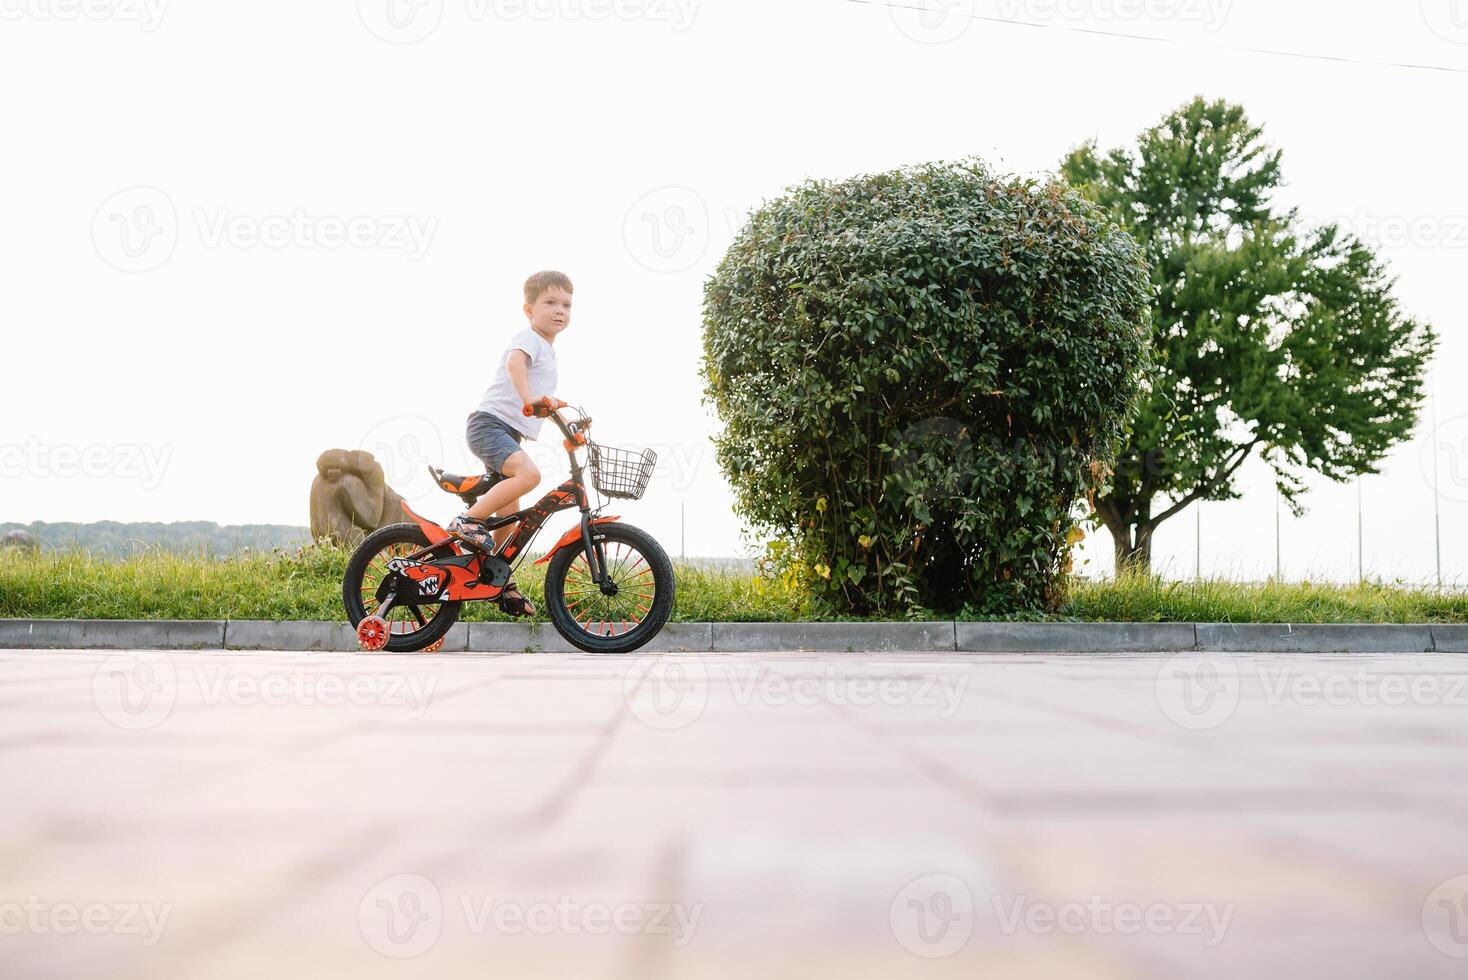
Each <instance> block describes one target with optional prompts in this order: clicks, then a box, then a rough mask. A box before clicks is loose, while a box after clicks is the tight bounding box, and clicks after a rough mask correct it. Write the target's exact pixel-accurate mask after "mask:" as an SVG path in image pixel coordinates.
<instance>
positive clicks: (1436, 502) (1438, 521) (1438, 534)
mask: <svg viewBox="0 0 1468 980" xmlns="http://www.w3.org/2000/svg"><path fill="white" fill-rule="evenodd" d="M1437 450H1438V442H1437V378H1436V377H1434V378H1433V381H1432V543H1433V549H1434V552H1435V555H1436V560H1437V590H1438V591H1439V592H1441V591H1442V590H1443V525H1442V516H1441V513H1440V511H1439V507H1440V506H1441V500H1440V499H1439V497H1438V490H1437Z"/></svg>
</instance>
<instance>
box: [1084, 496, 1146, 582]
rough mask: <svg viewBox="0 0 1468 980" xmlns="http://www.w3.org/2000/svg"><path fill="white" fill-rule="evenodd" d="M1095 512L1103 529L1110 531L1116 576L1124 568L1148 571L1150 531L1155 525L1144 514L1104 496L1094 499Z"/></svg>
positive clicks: (1137, 571)
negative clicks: (1104, 526) (1101, 498)
mask: <svg viewBox="0 0 1468 980" xmlns="http://www.w3.org/2000/svg"><path fill="white" fill-rule="evenodd" d="M1096 513H1097V514H1099V515H1100V517H1101V522H1102V523H1103V524H1105V525H1106V530H1108V531H1110V532H1111V543H1112V545H1113V546H1114V550H1115V553H1116V575H1117V577H1118V578H1120V577H1121V576H1122V575H1124V574H1126V572H1127V571H1131V572H1134V573H1138V574H1142V575H1150V574H1152V532H1153V531H1154V530H1156V525H1154V524H1153V523H1152V522H1151V521H1150V520H1148V515H1146V514H1138V513H1135V512H1133V510H1132V508H1130V507H1125V506H1120V505H1118V504H1117V503H1116V502H1115V501H1110V500H1104V499H1103V500H1097V501H1096Z"/></svg>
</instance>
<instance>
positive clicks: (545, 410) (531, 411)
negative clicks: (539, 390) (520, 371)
mask: <svg viewBox="0 0 1468 980" xmlns="http://www.w3.org/2000/svg"><path fill="white" fill-rule="evenodd" d="M568 407H570V406H568V405H567V404H566V403H565V402H563V401H561V400H560V399H559V398H555V397H552V396H551V395H546V396H545V397H543V398H541V399H540V400H539V401H536V402H526V403H525V407H524V408H522V409H520V411H521V412H523V413H524V415H525V417H526V418H527V419H528V418H530V417H531V416H532V415H533V416H535V417H536V418H541V419H547V418H550V417H551V415H553V414H554V413H556V412H558V411H560V410H561V409H563V408H568Z"/></svg>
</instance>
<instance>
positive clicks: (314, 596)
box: [0, 547, 1468, 623]
mask: <svg viewBox="0 0 1468 980" xmlns="http://www.w3.org/2000/svg"><path fill="white" fill-rule="evenodd" d="M346 560H347V552H345V551H343V550H341V549H333V548H319V547H307V548H303V549H301V550H299V551H289V552H286V551H276V552H273V553H269V554H256V555H245V556H241V557H233V558H219V559H216V558H208V557H203V556H199V557H187V556H180V555H176V554H166V553H161V552H152V553H147V554H143V555H139V556H135V557H131V558H126V559H112V560H109V559H102V558H95V557H92V556H90V555H88V554H86V553H83V552H75V551H73V552H43V553H40V554H27V553H24V552H18V551H10V552H6V553H5V554H4V556H3V559H0V618H15V619H237V620H238V619H273V620H289V619H304V620H341V619H344V618H345V614H344V612H343V610H342V606H341V576H342V571H343V569H344V568H345V566H346ZM675 564H676V565H677V576H678V601H677V605H676V607H675V608H674V611H673V618H674V619H675V620H677V621H681V622H708V621H714V622H807V621H812V620H815V619H818V618H823V617H819V616H817V615H816V614H815V613H814V610H813V608H812V606H811V605H810V603H808V602H807V601H806V600H805V599H804V597H803V596H802V595H800V594H798V593H795V592H791V591H789V590H787V589H785V588H783V587H781V586H779V585H777V584H775V583H773V582H769V581H766V580H763V579H761V578H759V577H757V576H750V575H742V574H737V573H734V572H728V571H720V570H714V569H710V568H708V567H705V566H701V565H696V564H681V563H675ZM543 567H544V566H535V565H532V564H529V563H527V564H525V565H524V566H522V567H521V569H520V570H519V571H518V573H517V578H518V580H519V582H520V585H521V587H522V588H523V589H524V590H525V593H526V594H527V595H529V596H530V598H531V600H532V601H534V602H536V603H537V604H538V605H543V604H542V603H541V598H542V582H543V575H542V572H543ZM464 618H465V619H469V620H502V619H505V618H506V617H505V616H503V615H502V614H501V613H500V612H499V610H498V609H497V608H496V607H495V606H494V605H492V604H491V603H486V602H472V603H466V604H465V606H464ZM538 618H543V617H538ZM826 618H829V617H826ZM927 618H935V619H936V618H945V617H937V616H933V617H927ZM959 618H965V619H977V618H981V617H972V616H961V617H959ZM1026 618H1038V617H1026ZM1049 618H1050V619H1052V620H1070V621H1115V622H1225V623H1227V622H1234V623H1242V622H1258V623H1468V594H1465V593H1463V592H1460V591H1457V590H1451V591H1450V590H1444V591H1442V592H1438V591H1436V590H1433V589H1422V588H1411V587H1404V586H1400V585H1385V584H1381V583H1367V584H1364V585H1359V586H1341V585H1329V584H1310V583H1274V582H1268V583H1249V582H1236V581H1224V580H1204V581H1202V582H1191V581H1189V582H1164V581H1161V580H1158V579H1149V578H1136V577H1134V578H1124V579H1122V580H1120V581H1110V580H1102V581H1087V580H1084V579H1075V580H1073V581H1072V583H1071V587H1070V595H1069V598H1068V600H1067V602H1066V604H1065V605H1064V606H1063V607H1062V608H1061V609H1060V610H1058V611H1057V613H1056V615H1054V616H1051V617H1049Z"/></svg>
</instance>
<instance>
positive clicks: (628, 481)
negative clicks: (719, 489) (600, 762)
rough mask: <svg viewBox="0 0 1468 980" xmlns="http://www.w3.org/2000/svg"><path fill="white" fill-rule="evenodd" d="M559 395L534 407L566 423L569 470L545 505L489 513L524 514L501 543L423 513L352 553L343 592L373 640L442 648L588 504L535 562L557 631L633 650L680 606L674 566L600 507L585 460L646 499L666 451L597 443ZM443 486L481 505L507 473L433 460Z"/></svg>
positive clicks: (621, 490) (595, 645)
mask: <svg viewBox="0 0 1468 980" xmlns="http://www.w3.org/2000/svg"><path fill="white" fill-rule="evenodd" d="M568 407H570V406H568V405H567V404H566V403H565V402H563V401H561V400H560V399H553V398H545V399H542V400H541V401H540V402H538V403H536V404H535V405H534V406H531V405H526V406H525V409H524V411H525V414H526V415H535V416H538V417H540V418H550V419H552V420H554V421H555V423H556V425H557V426H558V427H559V428H560V430H561V432H562V434H564V436H565V439H564V441H563V445H564V446H565V448H566V453H567V455H568V456H569V457H570V459H571V479H570V480H568V481H567V482H565V483H563V484H561V485H560V486H559V487H557V488H556V489H555V490H552V491H551V492H550V493H548V494H546V495H545V496H544V497H542V498H541V499H540V501H539V502H538V503H536V504H535V506H533V507H531V508H529V509H528V510H522V511H519V512H517V513H515V514H512V515H510V516H509V517H499V518H490V519H489V520H487V521H485V522H484V523H485V525H486V526H488V527H490V528H492V529H493V528H500V527H505V526H508V525H510V524H517V523H518V525H519V526H518V527H517V528H516V529H515V532H514V534H513V536H512V537H510V539H509V540H507V541H506V542H505V544H504V547H503V548H500V549H499V550H498V551H494V552H488V551H482V550H480V549H478V548H475V547H474V546H473V545H471V544H469V543H467V542H465V541H462V540H461V539H459V538H458V537H457V536H455V535H451V534H450V533H449V532H447V531H445V530H444V529H443V528H441V527H439V526H438V525H437V524H435V523H433V522H432V521H430V520H427V519H426V518H423V517H420V516H419V515H417V514H415V513H414V512H413V511H412V510H411V509H410V508H409V507H408V505H407V504H406V503H405V504H403V510H404V512H405V513H406V514H407V515H408V517H410V518H411V519H412V522H411V523H403V524H392V525H389V526H388V527H384V528H380V529H378V530H377V531H374V532H373V533H372V534H370V535H368V536H367V539H366V540H364V541H363V542H362V543H361V544H360V545H359V546H358V547H357V550H356V551H355V552H353V554H352V557H351V559H350V560H349V561H348V562H347V572H346V576H345V578H344V579H343V581H342V601H343V602H344V603H345V605H346V610H347V618H348V619H349V620H351V623H352V625H353V626H355V627H356V628H357V641H358V643H359V644H360V645H361V647H362V649H364V650H373V651H376V650H390V651H401V652H411V651H415V650H428V651H433V650H437V649H438V648H439V647H440V646H442V644H443V638H444V635H445V634H447V633H448V631H449V627H450V626H452V625H454V622H455V621H456V620H458V618H459V608H460V606H461V604H462V603H465V602H472V601H477V600H482V599H488V600H494V599H497V598H498V597H499V596H500V594H501V593H502V592H503V591H504V590H505V586H506V584H507V583H509V582H511V581H512V580H513V578H512V576H513V574H514V570H515V567H516V566H517V565H518V564H519V561H520V560H521V559H523V558H524V556H525V554H526V549H527V548H528V546H529V544H530V542H531V540H532V539H533V538H534V537H535V535H536V534H537V533H539V531H540V529H541V527H542V526H544V524H545V521H546V519H547V518H548V517H550V515H551V514H553V513H555V512H556V511H560V510H569V509H570V508H572V507H579V508H580V510H581V523H580V525H579V526H577V527H573V528H571V529H570V530H569V531H567V532H566V533H565V534H564V535H562V536H561V539H560V540H559V541H557V542H556V543H555V544H554V545H553V546H552V547H551V549H550V550H549V551H548V552H546V554H545V555H543V556H542V557H541V558H540V559H539V560H538V561H537V562H536V564H537V565H541V564H546V565H548V567H547V568H546V572H545V603H546V606H547V607H548V609H549V612H550V619H551V622H552V623H554V624H555V627H556V631H557V632H559V633H560V634H561V635H562V636H564V637H565V638H566V640H567V641H568V642H569V643H571V644H572V645H573V646H575V647H577V648H578V649H581V650H585V651H587V652H589V653H628V652H631V651H632V650H636V649H637V648H638V647H640V646H642V645H643V644H644V643H646V642H647V641H649V640H651V639H652V638H653V637H654V636H656V635H657V634H658V631H659V630H661V629H662V628H663V625H664V624H665V623H667V621H668V615H669V614H670V613H671V612H672V610H673V587H674V586H673V564H672V562H670V561H669V560H668V556H667V553H666V552H664V551H663V549H662V547H661V546H660V545H659V544H658V543H657V542H656V541H654V540H653V539H652V537H650V536H649V535H648V534H647V532H645V531H641V530H639V529H637V528H635V527H632V526H631V525H630V524H621V523H618V518H617V517H616V516H610V517H603V516H601V510H602V507H601V506H598V507H597V508H596V509H595V510H593V509H592V507H591V503H590V500H589V499H588V497H587V493H586V483H585V480H584V479H583V476H582V473H583V468H582V465H581V463H580V461H579V460H578V459H577V456H576V453H577V451H578V450H580V449H582V448H585V449H586V450H587V453H588V455H589V457H590V467H591V474H592V482H593V484H594V485H595V487H596V490H597V491H598V493H599V494H601V495H602V496H606V497H622V498H625V499H627V500H636V499H638V498H639V497H641V496H642V494H643V491H644V490H646V489H647V483H648V480H649V479H650V478H651V476H652V470H653V466H654V464H655V463H656V462H657V454H656V453H654V452H652V451H651V450H646V451H644V452H641V453H632V452H627V451H625V450H621V449H611V448H608V447H606V446H601V445H598V444H596V443H594V442H592V441H591V440H590V439H589V438H588V436H587V431H588V430H589V429H590V427H591V419H589V418H586V417H585V415H586V413H585V412H583V411H581V410H580V409H576V410H575V411H576V414H577V415H579V416H580V417H579V418H576V419H573V420H570V421H568V420H566V419H565V418H563V417H562V415H561V410H562V409H565V408H568ZM429 470H430V472H432V473H433V477H434V480H435V481H436V482H437V483H438V485H439V486H440V487H442V488H443V489H444V490H447V491H448V492H450V493H453V494H457V495H458V496H459V497H460V499H462V500H463V501H464V502H465V503H468V504H470V505H471V506H472V505H473V504H474V502H475V501H477V500H478V499H479V498H480V497H481V496H483V495H484V494H485V492H487V491H488V490H489V489H490V487H492V486H494V485H495V484H496V483H498V482H499V481H500V480H501V479H502V477H500V476H499V475H498V474H485V475H483V476H470V477H463V476H454V475H452V474H449V473H445V472H443V470H441V469H438V468H437V467H432V466H430V467H429Z"/></svg>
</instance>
